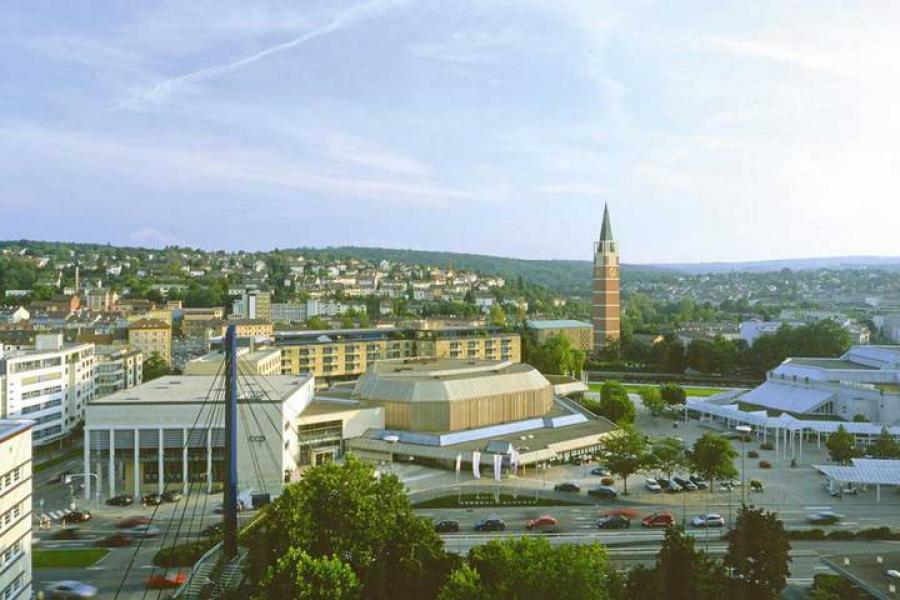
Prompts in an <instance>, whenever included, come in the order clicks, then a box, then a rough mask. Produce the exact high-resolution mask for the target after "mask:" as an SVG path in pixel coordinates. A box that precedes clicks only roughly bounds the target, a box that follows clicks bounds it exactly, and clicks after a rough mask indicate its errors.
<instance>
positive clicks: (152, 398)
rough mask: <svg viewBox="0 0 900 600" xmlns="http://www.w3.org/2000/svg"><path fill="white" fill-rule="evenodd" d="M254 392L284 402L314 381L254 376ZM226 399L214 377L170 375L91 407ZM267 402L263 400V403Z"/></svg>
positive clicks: (222, 384)
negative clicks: (276, 396)
mask: <svg viewBox="0 0 900 600" xmlns="http://www.w3.org/2000/svg"><path fill="white" fill-rule="evenodd" d="M249 378H250V380H251V384H254V388H260V389H261V390H263V391H265V392H267V393H269V394H270V395H272V394H278V395H279V396H280V397H279V398H278V399H277V401H283V400H284V399H286V398H287V397H289V396H290V395H291V394H293V393H294V392H296V391H297V390H298V389H300V388H301V387H303V385H304V384H305V383H306V382H308V381H309V380H310V379H311V378H310V377H308V376H299V375H252V376H249ZM245 391H246V386H245V384H244V382H243V378H241V379H239V380H238V397H239V399H241V400H243V399H245V398H246V397H247V396H248V395H247V394H246V393H245ZM224 397H225V380H224V378H222V377H214V376H212V375H168V376H165V377H160V378H158V379H154V380H153V381H149V382H147V383H144V384H141V385H139V386H136V387H133V388H131V389H127V390H120V391H118V392H115V393H112V394H110V395H108V396H103V397H100V398H94V399H93V400H91V401H90V402H88V406H108V405H119V404H191V403H197V402H204V401H206V400H207V399H208V398H210V399H217V401H219V402H221V401H222V400H221V399H222V398H224ZM263 401H264V400H263Z"/></svg>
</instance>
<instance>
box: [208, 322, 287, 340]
mask: <svg viewBox="0 0 900 600" xmlns="http://www.w3.org/2000/svg"><path fill="white" fill-rule="evenodd" d="M229 325H234V328H235V329H234V330H235V335H236V336H237V337H241V338H245V337H253V338H255V337H266V338H271V337H272V336H273V335H275V325H274V324H273V323H272V321H266V320H265V319H232V320H229V321H227V322H226V321H219V322H218V323H215V324H214V327H216V335H217V336H219V335H225V330H226V329H227V328H228V326H229Z"/></svg>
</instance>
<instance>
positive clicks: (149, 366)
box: [144, 352, 172, 382]
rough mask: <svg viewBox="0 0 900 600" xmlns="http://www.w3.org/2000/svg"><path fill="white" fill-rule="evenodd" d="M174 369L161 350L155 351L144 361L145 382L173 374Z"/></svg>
mask: <svg viewBox="0 0 900 600" xmlns="http://www.w3.org/2000/svg"><path fill="white" fill-rule="evenodd" d="M171 374H172V370H171V369H170V368H169V365H168V364H166V361H165V360H163V357H162V356H160V355H159V352H154V353H153V354H151V355H150V358H148V359H147V360H145V361H144V382H147V381H153V380H154V379H158V378H159V377H164V376H165V375H171Z"/></svg>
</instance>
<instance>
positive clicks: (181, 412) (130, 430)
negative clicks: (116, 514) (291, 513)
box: [84, 375, 314, 498]
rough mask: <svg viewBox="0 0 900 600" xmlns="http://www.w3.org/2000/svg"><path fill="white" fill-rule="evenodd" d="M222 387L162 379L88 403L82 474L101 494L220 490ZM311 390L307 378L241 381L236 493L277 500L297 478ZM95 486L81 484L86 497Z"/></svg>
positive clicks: (209, 380) (199, 380) (202, 380)
mask: <svg viewBox="0 0 900 600" xmlns="http://www.w3.org/2000/svg"><path fill="white" fill-rule="evenodd" d="M224 380H225V378H224V377H218V378H216V377H213V376H203V375H196V376H166V377H160V378H159V379H154V380H153V381H150V382H147V383H145V384H143V385H140V386H138V387H136V388H133V389H130V390H123V391H120V392H116V393H115V394H111V395H109V396H105V397H103V398H95V399H94V400H93V401H92V402H90V403H89V404H88V408H87V418H86V421H85V428H84V448H85V452H84V472H85V473H94V474H96V475H97V476H98V477H99V481H100V485H101V488H100V491H101V495H106V494H108V496H110V497H111V496H115V495H117V494H122V493H129V494H134V495H140V494H147V493H151V492H163V491H165V490H170V489H174V490H178V491H181V492H182V493H187V492H189V491H193V492H195V493H196V492H198V491H201V490H203V491H210V490H212V489H214V488H215V487H218V485H219V484H221V483H222V482H223V481H224V469H225V463H224V461H225V420H224ZM313 387H314V381H313V379H312V378H311V377H292V376H281V375H278V376H273V377H264V378H262V377H261V378H250V379H246V380H245V379H243V378H241V379H240V380H239V400H238V405H239V409H238V448H237V453H238V487H239V490H240V491H241V492H247V493H269V494H272V495H275V496H277V495H278V494H279V493H280V492H281V489H282V487H283V485H284V483H285V481H293V480H295V479H296V478H297V476H298V475H299V464H300V446H299V442H298V436H297V431H298V427H299V417H300V415H301V414H302V413H303V411H304V410H305V409H306V408H307V407H308V406H309V405H310V404H311V403H312V400H313ZM90 479H93V478H90ZM94 483H95V482H94V481H90V480H86V481H85V498H90V497H92V496H91V494H92V491H91V485H92V484H94ZM95 491H96V490H95Z"/></svg>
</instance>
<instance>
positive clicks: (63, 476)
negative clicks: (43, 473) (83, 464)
mask: <svg viewBox="0 0 900 600" xmlns="http://www.w3.org/2000/svg"><path fill="white" fill-rule="evenodd" d="M71 474H72V473H71V472H69V471H63V472H62V473H60V474H59V475H54V476H53V477H51V478H50V479H49V480H48V481H47V483H62V482H64V481H65V480H66V477H68V476H69V475H71Z"/></svg>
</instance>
